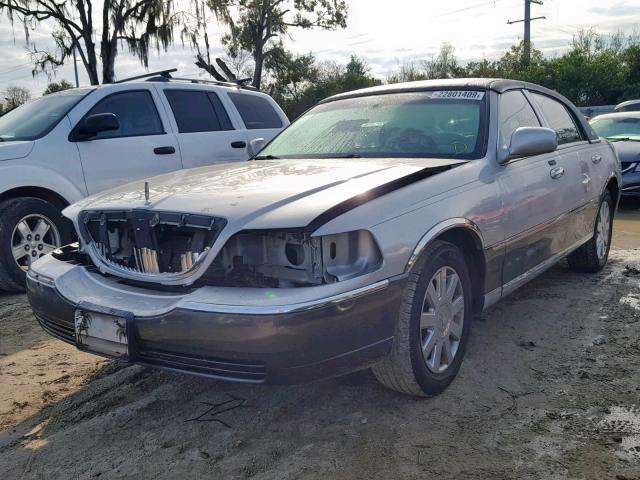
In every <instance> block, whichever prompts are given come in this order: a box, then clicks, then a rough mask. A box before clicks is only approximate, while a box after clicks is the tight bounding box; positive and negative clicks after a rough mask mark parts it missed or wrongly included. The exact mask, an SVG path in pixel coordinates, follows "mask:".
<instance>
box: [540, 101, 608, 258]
mask: <svg viewBox="0 0 640 480" xmlns="http://www.w3.org/2000/svg"><path fill="white" fill-rule="evenodd" d="M528 94H529V95H530V97H531V99H532V101H533V104H534V105H535V106H536V107H537V108H538V113H539V115H540V116H541V117H542V119H543V122H544V124H545V126H547V127H549V128H551V129H553V130H555V132H556V136H557V138H558V166H559V167H560V168H562V170H563V171H564V174H563V179H564V181H563V185H562V191H561V194H562V203H563V206H564V208H563V222H562V223H563V226H564V229H565V234H566V241H565V248H571V247H572V246H575V245H576V244H577V243H580V242H581V241H583V240H584V239H585V237H588V236H589V235H590V233H591V232H592V231H593V222H594V220H595V214H596V210H597V203H595V202H591V201H590V200H592V199H593V198H594V197H598V196H599V195H600V192H598V193H597V194H595V193H594V189H595V188H596V185H603V182H602V181H599V179H598V178H597V177H598V172H597V171H596V170H597V167H596V166H595V164H593V163H592V162H591V158H590V156H591V154H590V153H589V152H591V151H592V150H593V149H592V147H591V144H590V143H589V141H588V140H587V137H586V135H585V133H584V132H582V131H581V129H580V128H579V127H578V122H577V121H576V119H575V118H573V115H572V114H571V112H570V110H569V109H568V108H567V106H566V105H564V104H563V103H562V102H560V101H558V100H556V99H555V98H552V97H548V96H546V95H543V94H541V93H537V92H528ZM588 157H589V158H588ZM594 167H595V168H594ZM594 177H595V178H594Z"/></svg>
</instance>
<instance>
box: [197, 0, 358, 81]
mask: <svg viewBox="0 0 640 480" xmlns="http://www.w3.org/2000/svg"><path fill="white" fill-rule="evenodd" d="M207 4H208V5H209V6H210V8H211V9H212V10H213V9H214V7H216V5H217V4H218V2H216V1H215V0H207ZM228 5H229V7H230V8H234V9H236V10H237V12H238V15H237V20H234V19H232V18H231V17H228V18H227V20H226V21H227V23H228V24H229V27H230V30H231V31H230V32H229V33H228V34H226V35H224V36H223V37H222V43H223V44H224V45H225V46H226V48H227V49H228V51H229V53H230V56H232V57H235V56H237V55H239V54H240V52H241V51H243V50H244V51H247V52H249V53H251V56H252V57H253V61H254V70H253V85H254V86H255V87H256V88H260V85H261V83H262V77H263V69H264V65H265V62H266V61H269V58H270V57H273V56H277V55H281V54H282V52H283V50H284V47H283V43H282V40H283V38H284V37H285V36H286V35H288V34H289V32H290V29H292V28H302V29H310V28H322V29H326V30H333V29H336V28H344V27H346V19H347V5H346V2H345V1H344V0H229V3H228ZM209 63H210V62H209Z"/></svg>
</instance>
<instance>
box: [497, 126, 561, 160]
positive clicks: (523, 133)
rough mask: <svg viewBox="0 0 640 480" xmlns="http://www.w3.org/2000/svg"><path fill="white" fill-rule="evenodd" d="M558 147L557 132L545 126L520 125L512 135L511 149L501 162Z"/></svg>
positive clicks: (550, 150)
mask: <svg viewBox="0 0 640 480" xmlns="http://www.w3.org/2000/svg"><path fill="white" fill-rule="evenodd" d="M556 148H558V138H557V136H556V132H555V131H554V130H552V129H550V128H545V127H519V128H516V131H515V132H513V135H511V145H510V146H509V151H508V152H505V153H506V155H505V156H504V158H502V159H501V161H500V163H506V162H508V161H509V160H513V159H514V158H520V157H530V156H533V155H542V154H543V153H550V152H553V151H555V150H556Z"/></svg>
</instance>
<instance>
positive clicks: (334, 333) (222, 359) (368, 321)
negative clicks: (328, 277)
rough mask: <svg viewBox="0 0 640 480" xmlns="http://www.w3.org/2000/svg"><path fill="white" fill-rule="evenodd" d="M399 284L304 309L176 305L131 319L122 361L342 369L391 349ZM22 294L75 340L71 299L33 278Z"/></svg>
mask: <svg viewBox="0 0 640 480" xmlns="http://www.w3.org/2000/svg"><path fill="white" fill-rule="evenodd" d="M404 283H405V282H404V279H402V280H397V281H394V282H391V283H390V284H389V286H388V287H387V288H385V289H384V290H380V291H375V292H372V293H370V294H366V295H362V296H359V297H356V298H353V299H351V300H349V301H346V302H342V303H337V304H329V305H325V306H321V307H318V308H314V309H312V310H307V311H302V312H291V313H283V314H271V315H244V314H227V313H211V312H200V311H193V310H184V309H175V310H172V311H171V312H168V313H166V314H164V315H161V316H158V317H131V318H130V319H129V320H128V324H127V336H128V343H129V358H128V359H129V360H130V361H131V362H134V363H141V364H145V365H150V366H154V367H160V368H165V369H170V370H175V371H180V372H186V373H191V374H196V375H203V376H207V377H212V378H217V379H224V380H233V381H242V382H254V383H298V382H304V381H309V380H314V379H318V378H325V377H332V376H336V375H340V374H344V373H348V372H350V371H353V370H357V369H360V368H365V367H367V366H369V365H371V364H372V363H375V362H376V361H377V360H379V359H380V358H381V357H383V356H385V355H387V354H388V353H389V352H390V350H391V345H392V342H393V336H394V332H395V328H396V323H397V320H398V314H399V310H400V302H401V296H402V291H403V287H404ZM27 292H28V297H29V301H30V303H31V306H32V308H33V311H34V313H35V315H36V318H37V319H38V321H39V322H40V324H41V325H42V326H43V328H44V329H45V330H46V331H47V332H49V333H50V334H52V335H53V336H55V337H57V338H59V339H61V340H63V341H66V342H68V343H74V344H75V343H76V342H75V332H74V312H75V309H76V307H77V305H73V304H71V303H69V302H68V301H67V300H66V299H65V298H63V297H62V296H61V295H60V294H59V292H58V291H57V290H56V289H55V287H54V286H52V285H47V284H44V283H40V282H38V281H36V280H34V279H32V278H29V279H28V281H27ZM83 308H87V307H86V306H84V305H83Z"/></svg>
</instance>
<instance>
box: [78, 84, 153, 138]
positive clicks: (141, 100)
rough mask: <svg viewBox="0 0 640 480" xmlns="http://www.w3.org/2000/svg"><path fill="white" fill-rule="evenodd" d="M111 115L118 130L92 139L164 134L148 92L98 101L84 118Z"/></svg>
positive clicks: (117, 94) (113, 95)
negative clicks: (116, 120)
mask: <svg viewBox="0 0 640 480" xmlns="http://www.w3.org/2000/svg"><path fill="white" fill-rule="evenodd" d="M97 113H113V114H114V115H115V116H116V117H118V123H119V124H120V128H119V129H118V130H110V131H108V132H100V133H98V134H97V135H96V136H95V137H94V138H117V137H136V136H143V135H160V134H163V133H164V129H163V128H162V122H161V121H160V117H159V116H158V110H156V105H155V103H154V102H153V98H152V97H151V94H150V93H149V92H148V91H133V92H122V93H114V94H112V95H109V96H108V97H105V98H103V99H102V100H100V101H99V102H98V103H97V104H96V106H95V107H93V108H92V109H91V110H90V111H89V113H87V115H86V116H89V115H95V114H97Z"/></svg>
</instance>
